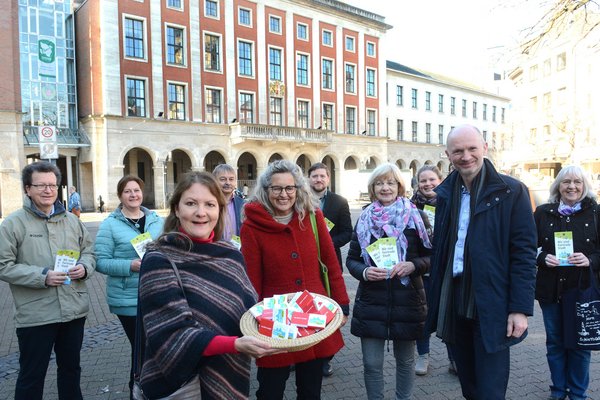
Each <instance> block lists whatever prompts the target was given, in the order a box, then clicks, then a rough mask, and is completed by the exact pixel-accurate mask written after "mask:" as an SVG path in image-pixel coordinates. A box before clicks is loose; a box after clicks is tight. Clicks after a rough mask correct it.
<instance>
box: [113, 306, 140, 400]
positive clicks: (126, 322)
mask: <svg viewBox="0 0 600 400" xmlns="http://www.w3.org/2000/svg"><path fill="white" fill-rule="evenodd" d="M117 317H118V318H119V321H120V322H121V325H122V326H123V330H124V331H125V335H127V339H128V340H129V347H131V357H130V360H131V368H129V398H130V399H133V394H132V393H131V390H132V389H133V362H134V360H133V346H134V343H135V325H136V316H135V315H134V316H129V315H117Z"/></svg>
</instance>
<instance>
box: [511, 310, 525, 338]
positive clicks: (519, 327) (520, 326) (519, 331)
mask: <svg viewBox="0 0 600 400" xmlns="http://www.w3.org/2000/svg"><path fill="white" fill-rule="evenodd" d="M526 330H527V316H526V315H525V314H522V313H510V314H508V323H507V325H506V337H511V336H512V337H514V338H520V337H521V336H522V335H523V333H525V331H526Z"/></svg>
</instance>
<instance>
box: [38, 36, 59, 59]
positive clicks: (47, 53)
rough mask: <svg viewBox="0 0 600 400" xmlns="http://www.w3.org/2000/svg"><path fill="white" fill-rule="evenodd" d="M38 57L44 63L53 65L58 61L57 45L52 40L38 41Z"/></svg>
mask: <svg viewBox="0 0 600 400" xmlns="http://www.w3.org/2000/svg"><path fill="white" fill-rule="evenodd" d="M38 57H39V59H40V61H41V62H43V63H47V64H49V63H53V62H54V60H55V59H56V44H55V43H54V42H53V41H51V40H46V39H40V40H39V41H38Z"/></svg>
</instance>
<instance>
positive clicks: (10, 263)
mask: <svg viewBox="0 0 600 400" xmlns="http://www.w3.org/2000/svg"><path fill="white" fill-rule="evenodd" d="M60 178H61V174H60V171H59V169H58V168H57V167H56V166H55V165H53V164H50V163H48V162H44V161H41V162H35V163H32V164H30V165H28V166H26V167H25V168H24V169H23V171H22V181H23V189H24V191H25V195H26V196H25V197H24V200H23V203H24V204H23V208H22V209H20V210H17V211H15V212H14V213H12V214H11V215H9V216H8V217H7V218H6V220H5V221H4V222H3V223H2V225H0V280H3V281H5V282H8V283H9V285H10V289H11V292H12V295H13V300H14V303H15V325H16V327H17V338H18V341H19V351H20V356H19V367H20V368H19V376H18V378H17V384H16V388H15V399H17V400H21V399H23V400H24V399H27V400H37V399H40V400H41V399H42V397H43V390H44V380H45V377H46V371H47V369H48V363H49V362H50V355H51V353H52V350H54V353H55V354H56V363H57V366H58V369H57V371H58V372H57V382H58V397H59V399H61V400H62V399H69V400H71V399H76V400H77V399H82V394H81V388H80V385H79V382H80V376H81V367H80V363H79V359H80V351H81V344H82V342H83V328H84V324H85V317H86V315H87V313H88V309H89V299H88V293H87V289H86V284H85V281H86V280H87V279H88V278H89V276H90V274H91V273H92V272H93V271H94V268H95V260H94V255H93V253H92V249H93V245H92V241H91V239H90V237H89V234H88V232H87V230H86V228H85V227H84V226H83V224H82V223H81V221H80V220H79V219H78V218H77V217H76V216H75V215H74V214H71V213H68V212H66V210H65V207H64V206H63V204H62V202H60V201H59V200H58V184H59V183H60Z"/></svg>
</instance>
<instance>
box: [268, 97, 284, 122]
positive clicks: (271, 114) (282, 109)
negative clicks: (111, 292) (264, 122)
mask: <svg viewBox="0 0 600 400" xmlns="http://www.w3.org/2000/svg"><path fill="white" fill-rule="evenodd" d="M271 99H279V102H280V103H279V105H280V106H281V112H280V113H279V114H278V115H279V117H280V118H281V121H280V122H281V123H280V124H279V125H277V124H275V123H274V122H273V119H272V118H273V115H274V114H273V112H272V109H271ZM283 100H284V98H283V97H279V96H269V124H270V125H273V126H283V125H284V123H285V102H284V101H283Z"/></svg>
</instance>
